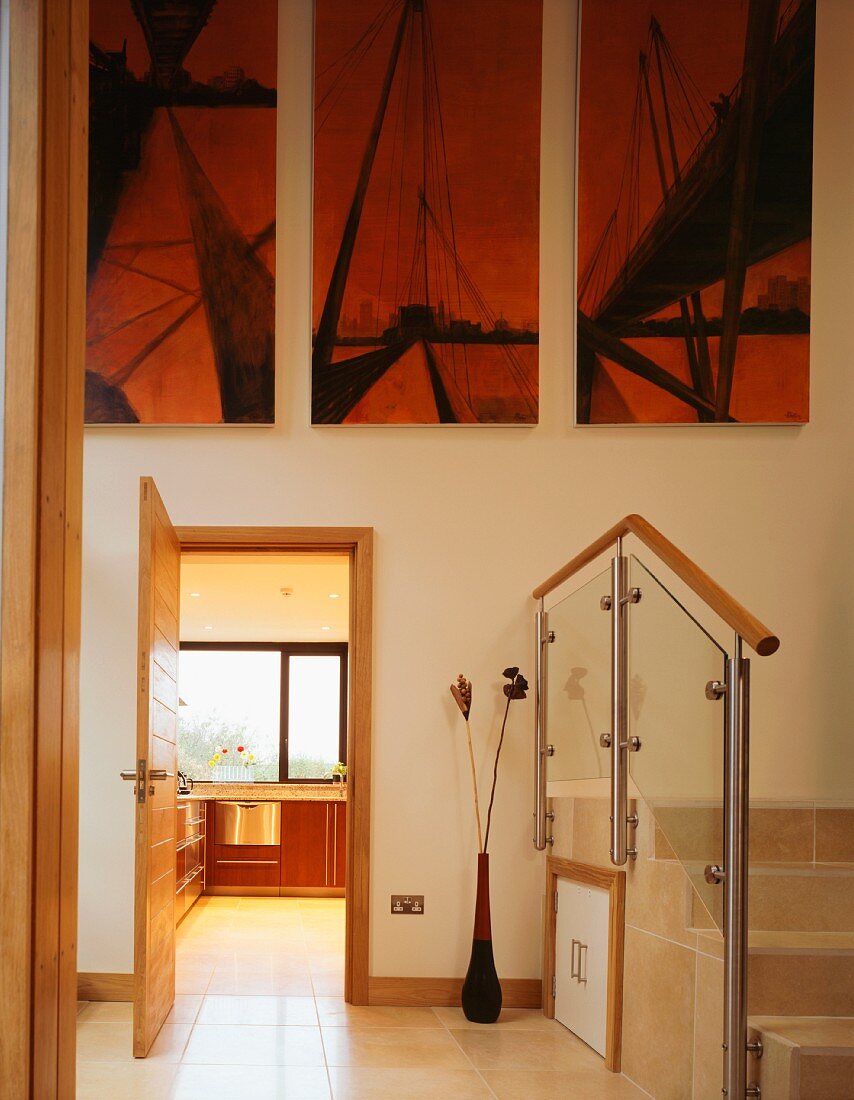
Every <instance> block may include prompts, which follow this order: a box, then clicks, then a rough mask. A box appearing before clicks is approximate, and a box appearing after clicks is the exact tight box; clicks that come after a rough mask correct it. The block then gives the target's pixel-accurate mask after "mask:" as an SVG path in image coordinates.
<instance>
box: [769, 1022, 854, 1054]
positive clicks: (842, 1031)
mask: <svg viewBox="0 0 854 1100" xmlns="http://www.w3.org/2000/svg"><path fill="white" fill-rule="evenodd" d="M749 1022H750V1026H751V1027H752V1028H755V1029H756V1030H758V1031H761V1032H762V1033H763V1035H774V1036H777V1037H779V1038H781V1039H783V1040H784V1041H785V1042H787V1043H789V1044H790V1045H792V1046H795V1047H798V1049H799V1050H800V1051H801V1053H803V1054H809V1053H816V1054H844V1055H848V1056H854V1016H751V1017H750V1021H749Z"/></svg>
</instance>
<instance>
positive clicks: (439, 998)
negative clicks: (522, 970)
mask: <svg viewBox="0 0 854 1100" xmlns="http://www.w3.org/2000/svg"><path fill="white" fill-rule="evenodd" d="M462 988H463V979H462V978H376V977H373V978H371V979H370V982H369V990H370V994H369V995H370V1001H369V1003H370V1004H372V1005H404V1006H406V1007H409V1008H419V1007H420V1008H433V1007H436V1008H455V1007H457V1006H458V1005H459V1003H460V994H461V992H462ZM501 992H502V995H503V1007H504V1008H541V1007H542V1001H543V983H542V982H541V981H540V979H539V978H503V979H502V981H501Z"/></svg>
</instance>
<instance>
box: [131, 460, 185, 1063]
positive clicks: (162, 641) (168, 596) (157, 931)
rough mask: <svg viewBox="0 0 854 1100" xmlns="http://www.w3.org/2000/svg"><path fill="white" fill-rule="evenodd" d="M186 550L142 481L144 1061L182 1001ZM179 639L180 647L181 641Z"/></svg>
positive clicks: (138, 1007) (138, 1051)
mask: <svg viewBox="0 0 854 1100" xmlns="http://www.w3.org/2000/svg"><path fill="white" fill-rule="evenodd" d="M180 560H181V548H180V544H179V542H178V539H177V536H176V535H175V532H174V530H173V528H172V524H171V522H170V520H169V516H168V514H167V512H166V509H165V508H164V506H163V502H162V500H161V499H160V496H159V494H158V492H157V488H156V486H155V485H154V482H153V481H152V480H151V478H142V479H141V482H140V513H139V654H138V663H137V670H138V677H139V678H138V693H137V758H138V759H140V760H145V761H146V763H147V768H148V773H149V775H150V773H151V772H153V771H156V770H160V771H163V772H165V773H166V778H165V779H162V780H151V779H150V778H149V779H148V780H147V782H146V783H145V784H144V785H143V787H142V790H143V792H144V795H145V797H144V800H143V801H141V802H137V807H136V809H137V813H136V875H135V904H134V977H135V982H134V986H135V988H134V1028H133V1052H134V1055H135V1056H136V1057H137V1058H144V1057H145V1056H146V1054H148V1051H149V1050H150V1048H151V1045H152V1043H153V1042H154V1040H155V1039H156V1038H157V1034H158V1032H159V1031H160V1028H161V1027H162V1025H163V1022H164V1021H165V1019H166V1017H167V1016H168V1015H169V1012H170V1010H171V1008H172V1004H173V1002H174V1000H175V869H176V858H175V857H176V849H175V842H176V826H177V820H176V814H177V810H176V806H177V785H176V780H175V776H176V774H177V770H178V769H177V762H176V748H175V742H176V738H177V709H178V684H177V671H178V670H177V654H176V648H177V643H178V634H179V628H178V608H179V605H180V592H179V587H178V586H179V577H180ZM173 643H174V644H173Z"/></svg>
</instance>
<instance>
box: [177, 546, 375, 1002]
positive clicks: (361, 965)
mask: <svg viewBox="0 0 854 1100" xmlns="http://www.w3.org/2000/svg"><path fill="white" fill-rule="evenodd" d="M175 531H176V534H177V536H178V541H179V542H180V543H181V549H182V550H183V551H185V552H187V553H193V554H197V553H200V552H202V553H204V552H209V553H219V554H222V553H223V552H228V551H236V552H239V553H247V552H249V553H265V552H267V553H279V554H280V553H283V552H286V551H288V550H299V551H301V552H305V551H306V550H316V551H319V552H324V551H325V552H327V553H328V552H332V553H343V554H348V555H349V558H350V631H349V639H348V641H349V646H350V669H349V693H350V700H349V707H348V716H349V727H348V730H347V803H348V807H349V808H348V810H347V874H346V892H345V897H346V899H347V906H346V910H347V912H346V918H345V920H346V932H345V947H344V1000H345V1001H347V1002H348V1003H350V1004H354V1005H366V1004H369V1003H370V1002H369V999H368V998H369V982H370V978H369V976H368V975H369V956H370V925H369V920H370V900H371V899H370V881H371V875H370V871H371V723H372V692H373V600H374V595H373V593H374V587H373V586H374V529H373V527H179V526H177V525H176V527H175Z"/></svg>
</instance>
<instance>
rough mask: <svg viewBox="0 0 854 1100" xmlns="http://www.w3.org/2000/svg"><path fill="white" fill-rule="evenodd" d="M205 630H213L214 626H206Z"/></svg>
mask: <svg viewBox="0 0 854 1100" xmlns="http://www.w3.org/2000/svg"><path fill="white" fill-rule="evenodd" d="M205 630H213V627H212V626H206V627H205Z"/></svg>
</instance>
